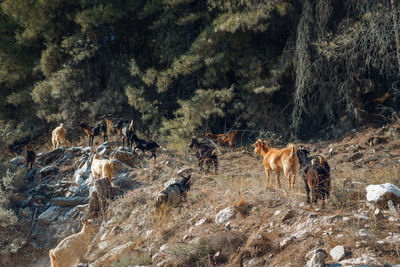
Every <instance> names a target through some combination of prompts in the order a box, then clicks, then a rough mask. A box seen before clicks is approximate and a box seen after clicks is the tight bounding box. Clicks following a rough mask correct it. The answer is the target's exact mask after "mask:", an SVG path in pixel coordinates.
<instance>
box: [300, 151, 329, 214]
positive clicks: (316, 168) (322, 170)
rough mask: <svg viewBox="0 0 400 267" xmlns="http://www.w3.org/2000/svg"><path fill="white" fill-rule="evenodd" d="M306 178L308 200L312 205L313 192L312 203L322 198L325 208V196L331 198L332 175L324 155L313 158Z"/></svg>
mask: <svg viewBox="0 0 400 267" xmlns="http://www.w3.org/2000/svg"><path fill="white" fill-rule="evenodd" d="M306 179H307V185H306V191H307V202H308V203H309V204H310V205H311V202H310V194H311V201H312V203H317V199H322V201H323V203H322V207H323V208H324V207H325V198H329V191H330V187H331V177H330V168H329V164H328V162H327V161H326V159H325V158H324V157H323V156H320V155H318V156H315V157H314V158H313V159H312V160H311V166H310V168H309V169H308V171H307V174H306ZM307 187H308V188H307Z"/></svg>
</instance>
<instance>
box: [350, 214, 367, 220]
mask: <svg viewBox="0 0 400 267" xmlns="http://www.w3.org/2000/svg"><path fill="white" fill-rule="evenodd" d="M354 217H355V218H356V219H359V220H366V221H367V220H369V217H368V216H364V215H361V214H354Z"/></svg>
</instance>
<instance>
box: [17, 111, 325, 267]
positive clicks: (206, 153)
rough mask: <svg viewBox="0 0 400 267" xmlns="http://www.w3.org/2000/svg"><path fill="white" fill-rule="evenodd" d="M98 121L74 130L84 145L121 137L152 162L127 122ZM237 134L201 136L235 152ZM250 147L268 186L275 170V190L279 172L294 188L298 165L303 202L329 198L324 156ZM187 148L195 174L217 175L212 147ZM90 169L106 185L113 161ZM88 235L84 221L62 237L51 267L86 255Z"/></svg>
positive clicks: (186, 184)
mask: <svg viewBox="0 0 400 267" xmlns="http://www.w3.org/2000/svg"><path fill="white" fill-rule="evenodd" d="M103 118H104V123H103V122H101V123H98V124H97V125H96V126H94V127H91V126H89V125H88V124H86V123H81V124H80V128H81V129H82V130H83V131H84V132H85V133H86V134H87V136H88V138H89V146H92V145H93V141H94V137H95V136H100V135H101V136H102V137H103V139H104V141H107V140H108V135H111V134H117V135H119V136H121V137H122V146H123V147H124V146H125V143H126V145H127V147H128V148H130V149H132V146H133V143H135V147H134V149H133V150H131V151H136V149H138V150H141V151H142V154H143V155H144V154H145V151H150V152H151V156H150V157H149V159H151V158H154V161H156V150H157V148H158V147H159V145H158V144H157V143H156V142H154V141H152V140H149V141H146V140H142V139H139V138H138V137H137V135H136V134H135V131H134V128H133V121H130V122H129V121H127V120H122V119H115V118H112V117H111V116H104V117H103ZM237 135H238V131H233V132H228V133H225V134H218V135H214V134H212V133H207V134H206V136H205V137H207V138H210V139H214V140H215V141H216V143H217V144H219V145H229V146H231V147H232V148H235V145H236V137H237ZM65 142H68V141H67V140H66V132H65V129H64V125H63V124H62V123H61V124H60V125H59V126H58V127H56V128H55V129H54V131H53V132H52V143H53V149H55V148H58V147H59V146H60V145H61V144H62V143H65ZM252 146H254V153H255V154H258V155H261V156H262V157H263V165H264V168H265V176H266V179H267V184H268V187H269V182H270V181H269V180H270V179H269V177H270V174H271V171H275V172H276V175H277V183H278V186H279V187H281V182H280V174H281V173H282V172H283V174H284V176H285V177H286V178H287V182H288V188H289V189H292V188H294V184H295V177H296V172H297V163H299V166H300V172H301V175H302V178H303V180H304V184H305V189H306V194H307V203H309V204H310V205H311V202H312V203H316V202H317V199H322V200H323V204H322V206H323V207H324V206H325V199H326V198H329V190H330V183H331V181H330V168H329V165H328V162H327V160H326V159H325V157H323V156H322V155H316V156H311V157H309V156H308V154H309V152H308V151H307V150H306V149H305V148H303V147H299V148H296V146H295V145H293V144H289V145H287V147H285V148H283V149H276V148H272V147H269V146H268V145H267V144H266V143H265V142H264V141H263V140H261V139H258V140H257V141H256V142H255V143H254V144H252ZM189 147H190V148H191V149H193V150H194V151H195V155H196V157H197V159H198V166H199V167H200V170H203V164H205V165H206V166H207V170H209V169H210V166H212V165H213V166H214V171H215V173H217V170H218V153H217V149H216V146H215V145H214V146H212V145H210V144H207V143H200V142H199V141H198V140H197V139H196V138H192V140H191V142H190V144H189ZM25 149H26V154H25V164H26V166H29V165H30V167H31V168H32V164H33V163H34V161H35V158H36V154H35V152H33V150H32V149H31V147H30V146H26V148H25ZM91 170H92V174H93V177H94V179H96V178H100V177H108V179H109V180H110V182H111V179H112V173H113V157H110V159H103V158H101V156H100V155H97V154H96V155H94V156H93V159H92V164H91ZM190 178H191V175H190V174H189V175H188V176H187V177H184V178H183V180H181V181H175V182H174V183H172V184H170V185H169V186H168V187H166V188H165V189H164V190H163V191H161V192H160V193H159V194H158V196H157V199H156V203H155V206H156V208H159V207H160V206H162V205H163V204H171V203H174V201H179V200H180V199H182V198H183V199H185V198H186V192H187V191H188V190H189V189H190ZM310 195H311V196H310ZM92 233H93V222H92V221H90V220H89V221H85V222H84V227H83V228H82V231H81V232H79V233H77V234H74V235H71V236H69V237H67V238H65V239H64V240H62V241H61V242H60V243H59V244H58V246H57V247H56V248H55V249H52V250H50V252H49V255H50V259H51V266H52V267H57V266H58V267H59V266H71V265H72V264H73V263H74V262H76V261H77V260H78V258H77V255H79V257H81V256H82V255H84V254H86V253H87V249H88V246H89V243H90V237H91V235H92Z"/></svg>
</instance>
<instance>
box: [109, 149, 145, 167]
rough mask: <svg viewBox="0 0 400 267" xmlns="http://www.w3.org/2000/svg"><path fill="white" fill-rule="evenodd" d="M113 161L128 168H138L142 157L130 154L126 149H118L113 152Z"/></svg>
mask: <svg viewBox="0 0 400 267" xmlns="http://www.w3.org/2000/svg"><path fill="white" fill-rule="evenodd" d="M114 159H116V160H119V161H120V162H122V163H124V164H126V165H128V166H130V167H135V166H140V165H141V163H142V157H141V156H139V155H138V154H136V153H131V152H129V151H128V150H127V149H123V148H119V149H118V150H117V151H115V155H114Z"/></svg>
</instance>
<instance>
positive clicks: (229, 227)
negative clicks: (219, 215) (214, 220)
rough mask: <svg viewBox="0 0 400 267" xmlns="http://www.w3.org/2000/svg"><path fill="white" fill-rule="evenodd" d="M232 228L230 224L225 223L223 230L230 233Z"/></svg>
mask: <svg viewBox="0 0 400 267" xmlns="http://www.w3.org/2000/svg"><path fill="white" fill-rule="evenodd" d="M231 229H232V228H231V223H230V222H227V223H226V224H225V230H227V231H230V230H231Z"/></svg>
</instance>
